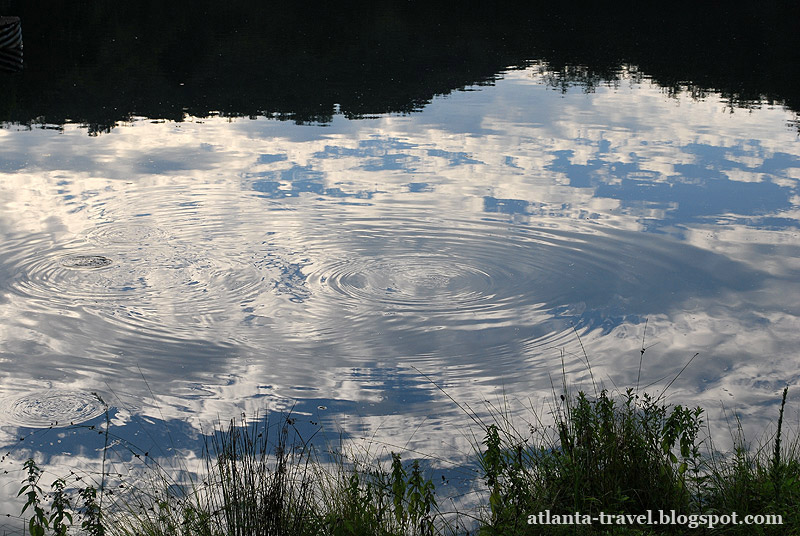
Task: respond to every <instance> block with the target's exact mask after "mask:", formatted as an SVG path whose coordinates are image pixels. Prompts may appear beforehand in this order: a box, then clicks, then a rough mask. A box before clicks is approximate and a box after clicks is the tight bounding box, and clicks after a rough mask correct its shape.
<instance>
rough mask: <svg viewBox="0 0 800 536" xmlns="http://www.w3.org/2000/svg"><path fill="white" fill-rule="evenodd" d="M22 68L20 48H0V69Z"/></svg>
mask: <svg viewBox="0 0 800 536" xmlns="http://www.w3.org/2000/svg"><path fill="white" fill-rule="evenodd" d="M21 70H22V48H0V71H10V72H17V71H21Z"/></svg>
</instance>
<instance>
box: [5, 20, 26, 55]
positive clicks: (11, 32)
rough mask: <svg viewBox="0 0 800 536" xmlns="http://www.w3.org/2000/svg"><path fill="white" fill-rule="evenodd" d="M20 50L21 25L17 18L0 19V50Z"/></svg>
mask: <svg viewBox="0 0 800 536" xmlns="http://www.w3.org/2000/svg"><path fill="white" fill-rule="evenodd" d="M9 48H22V24H21V23H20V20H19V18H17V17H2V18H0V49H9Z"/></svg>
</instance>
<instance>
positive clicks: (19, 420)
mask: <svg viewBox="0 0 800 536" xmlns="http://www.w3.org/2000/svg"><path fill="white" fill-rule="evenodd" d="M104 411H105V408H104V407H103V405H102V404H101V403H100V401H99V400H98V399H97V397H96V396H95V395H93V394H91V393H87V392H82V391H67V390H61V389H51V390H48V391H38V392H32V393H27V394H25V395H21V396H16V397H11V398H3V399H0V417H2V420H3V421H4V422H5V423H6V424H12V425H16V426H25V427H29V428H42V427H47V426H56V425H59V426H68V425H70V424H78V423H82V422H85V421H88V420H91V419H93V418H95V417H97V416H99V415H102V414H103V412H104Z"/></svg>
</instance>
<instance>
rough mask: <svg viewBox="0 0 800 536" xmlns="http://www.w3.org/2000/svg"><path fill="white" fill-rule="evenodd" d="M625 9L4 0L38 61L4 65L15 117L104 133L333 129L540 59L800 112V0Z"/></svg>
mask: <svg viewBox="0 0 800 536" xmlns="http://www.w3.org/2000/svg"><path fill="white" fill-rule="evenodd" d="M351 5H352V4H351ZM613 6H614V7H613V8H608V7H607V5H605V4H596V5H595V6H594V7H592V8H589V9H588V10H587V9H585V10H581V11H577V10H575V9H573V8H572V7H571V6H566V5H565V6H562V7H559V6H558V5H556V4H552V3H548V4H543V5H536V4H530V5H529V6H528V7H527V8H526V9H524V10H521V9H518V8H511V7H494V6H491V5H489V4H486V3H481V4H477V3H476V4H470V3H467V4H460V5H459V7H457V8H454V7H452V5H447V6H444V5H442V6H439V5H437V4H430V3H426V4H424V5H423V4H422V3H419V4H417V3H415V2H408V3H405V2H404V3H402V4H401V3H397V2H381V1H379V2H369V3H366V2H365V3H363V5H360V6H357V7H351V8H350V9H349V10H346V9H342V8H341V7H340V6H338V5H334V4H326V5H324V6H320V5H314V4H313V3H312V4H307V3H299V4H298V3H281V4H273V5H269V6H268V5H265V4H264V3H261V2H252V1H248V0H235V1H232V2H226V3H224V5H223V4H220V3H217V2H209V1H199V2H198V1H193V2H188V1H185V0H178V1H175V2H111V1H108V0H101V1H98V2H78V3H74V2H73V3H68V4H56V5H53V4H52V3H50V2H43V1H41V0H26V1H25V2H22V1H19V0H2V1H0V13H6V14H14V15H18V16H20V17H21V18H22V24H23V28H24V36H25V69H24V71H23V72H20V73H13V74H12V73H0V121H4V122H16V123H22V124H26V125H31V124H34V125H37V124H49V125H63V124H65V123H69V122H71V123H81V124H85V125H87V126H88V127H89V129H90V132H93V133H98V132H102V131H107V130H109V129H111V128H113V127H114V126H115V125H116V124H117V123H118V122H119V121H125V120H126V119H129V118H130V117H131V116H144V117H149V118H159V119H171V120H176V121H180V120H181V119H183V118H184V117H185V116H186V114H189V115H193V116H198V117H205V116H208V115H210V114H221V115H224V116H244V117H247V116H251V117H255V116H269V117H275V118H278V119H286V120H292V121H296V122H299V123H323V124H324V123H326V122H328V121H330V120H331V119H332V117H333V116H334V115H335V114H337V113H340V114H342V115H343V116H345V117H348V118H360V117H371V116H375V115H378V114H385V113H400V114H406V113H412V112H414V111H417V110H420V109H421V108H422V107H424V106H425V105H426V104H427V103H428V102H430V101H431V99H432V98H433V97H434V96H436V95H442V94H448V93H450V92H452V91H457V90H461V89H464V88H466V87H469V86H475V85H482V84H492V83H493V82H494V81H495V80H496V79H497V78H498V77H499V76H502V73H503V72H504V71H505V70H507V69H508V68H514V67H522V66H525V65H529V62H530V61H532V60H538V61H543V62H546V67H545V68H544V75H545V79H546V80H547V83H548V84H549V85H550V86H552V87H553V88H555V89H557V90H560V91H567V90H569V88H572V87H574V86H577V87H579V88H581V90H583V91H593V89H594V88H595V87H597V86H599V85H606V84H616V83H618V81H619V79H620V69H621V68H622V67H623V66H628V67H630V66H633V75H632V76H633V78H634V79H636V76H638V75H637V73H640V76H642V77H650V78H652V79H653V80H655V81H656V82H657V83H658V84H660V85H661V86H663V87H664V88H665V91H666V92H667V93H681V92H688V93H690V94H692V95H693V96H695V97H696V98H706V97H710V95H711V94H713V93H715V92H716V93H719V95H720V96H721V98H722V99H723V100H725V101H727V102H728V103H729V104H730V106H731V107H732V108H735V107H744V108H752V107H759V106H761V105H762V104H772V103H785V104H786V105H787V106H788V107H790V108H791V109H793V110H795V111H797V110H798V109H800V96H799V94H798V87H800V85H799V84H798V83H797V76H798V75H797V73H798V70H797V69H796V66H797V65H798V64H799V63H800V57H799V56H798V54H800V53H798V51H799V50H800V43H798V32H797V31H796V28H795V25H796V24H795V23H794V22H792V21H796V20H799V19H800V7H798V4H797V3H792V2H783V1H780V0H772V1H770V2H767V3H741V4H737V3H726V4H725V6H724V9H717V8H716V7H712V6H705V7H698V6H696V5H691V6H690V5H689V4H687V5H685V6H683V5H681V4H680V3H678V4H675V3H671V4H669V5H668V6H665V5H662V4H641V3H636V4H634V3H631V4H630V5H627V4H626V3H623V4H614V5H613ZM629 70H630V69H629Z"/></svg>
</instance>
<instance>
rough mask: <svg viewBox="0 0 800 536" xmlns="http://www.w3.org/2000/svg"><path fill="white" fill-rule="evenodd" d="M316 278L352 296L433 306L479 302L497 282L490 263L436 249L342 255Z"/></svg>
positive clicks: (390, 303) (400, 304)
mask: <svg viewBox="0 0 800 536" xmlns="http://www.w3.org/2000/svg"><path fill="white" fill-rule="evenodd" d="M314 280H316V281H317V282H318V283H319V284H324V285H327V286H328V287H329V288H330V289H332V290H334V291H336V292H338V293H340V294H342V295H344V296H345V297H347V298H350V299H353V300H358V301H367V302H377V303H381V304H384V305H388V306H396V307H403V308H423V309H425V310H428V311H431V310H440V309H442V308H447V309H450V308H454V307H457V308H464V307H471V306H478V305H479V304H481V303H483V302H485V301H486V300H488V299H489V297H490V296H491V294H492V289H493V286H494V285H495V284H496V281H495V279H493V276H492V274H490V273H488V272H487V271H486V270H485V267H483V268H482V267H481V266H475V265H470V264H466V263H463V262H461V261H460V260H458V259H449V258H447V257H445V256H440V255H436V254H409V255H406V256H396V257H383V258H360V259H350V260H348V261H340V262H338V263H334V264H331V265H328V266H327V267H326V269H325V272H324V273H321V274H317V275H316V276H314V277H312V281H314Z"/></svg>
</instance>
